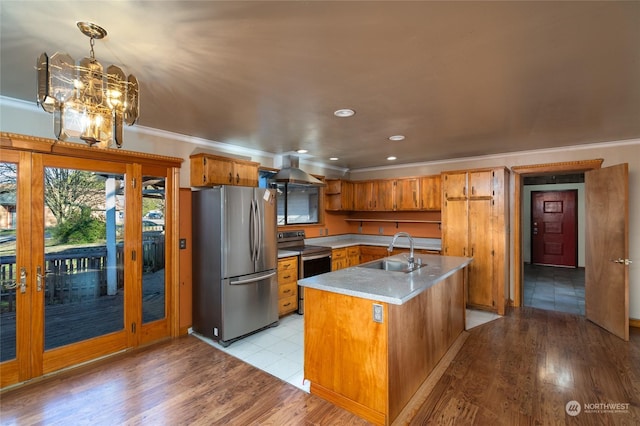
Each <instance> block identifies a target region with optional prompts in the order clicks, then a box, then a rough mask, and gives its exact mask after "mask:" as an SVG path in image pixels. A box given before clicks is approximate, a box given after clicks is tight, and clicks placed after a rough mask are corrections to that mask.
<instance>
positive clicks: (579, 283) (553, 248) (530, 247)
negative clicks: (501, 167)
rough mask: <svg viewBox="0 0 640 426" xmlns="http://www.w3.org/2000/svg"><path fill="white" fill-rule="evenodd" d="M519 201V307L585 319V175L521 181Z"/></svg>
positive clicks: (531, 178) (530, 178) (543, 177)
mask: <svg viewBox="0 0 640 426" xmlns="http://www.w3.org/2000/svg"><path fill="white" fill-rule="evenodd" d="M523 201H525V203H524V204H525V205H524V208H523V215H522V222H523V223H522V225H523V232H524V235H525V236H526V237H525V238H526V240H527V241H525V244H524V246H525V247H524V248H525V250H524V265H523V271H524V276H523V278H524V280H523V299H522V302H523V305H524V306H529V307H534V308H538V309H544V310H552V311H561V312H567V313H572V314H577V315H584V310H585V302H584V283H585V281H584V279H585V271H584V173H569V174H561V175H542V176H528V177H525V178H524V179H523ZM579 225H580V226H579Z"/></svg>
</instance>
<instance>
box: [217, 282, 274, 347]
mask: <svg viewBox="0 0 640 426" xmlns="http://www.w3.org/2000/svg"><path fill="white" fill-rule="evenodd" d="M234 281H235V283H234ZM277 323H278V281H277V279H276V271H272V272H271V273H270V274H269V275H268V276H267V277H266V278H261V279H255V277H253V278H244V277H242V278H240V279H233V280H231V279H225V280H223V281H222V325H221V333H220V336H219V337H220V340H219V343H220V344H221V345H223V346H226V345H228V344H230V343H231V342H232V341H234V340H236V339H238V338H240V337H242V336H244V335H247V334H249V333H253V332H254V331H257V330H260V329H261V328H265V327H268V326H270V325H275V324H277Z"/></svg>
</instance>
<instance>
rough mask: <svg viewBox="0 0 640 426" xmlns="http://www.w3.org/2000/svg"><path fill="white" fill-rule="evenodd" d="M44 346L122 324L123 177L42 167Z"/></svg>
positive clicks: (54, 345)
mask: <svg viewBox="0 0 640 426" xmlns="http://www.w3.org/2000/svg"><path fill="white" fill-rule="evenodd" d="M44 179H45V185H44V186H45V189H44V204H45V212H44V222H45V223H44V229H45V234H44V238H45V268H44V269H45V273H46V278H45V285H44V288H43V290H44V298H45V319H44V323H45V331H44V346H45V350H47V349H52V348H56V347H59V346H64V345H67V344H70V343H75V342H79V341H82V340H86V339H90V338H92V337H97V336H101V335H103V334H107V333H111V332H114V331H119V330H122V329H123V328H124V273H123V265H124V257H123V250H124V217H125V214H124V213H125V212H124V207H125V202H124V184H123V182H124V175H114V174H109V173H100V172H91V171H84V170H73V169H66V168H53V167H47V168H45V171H44Z"/></svg>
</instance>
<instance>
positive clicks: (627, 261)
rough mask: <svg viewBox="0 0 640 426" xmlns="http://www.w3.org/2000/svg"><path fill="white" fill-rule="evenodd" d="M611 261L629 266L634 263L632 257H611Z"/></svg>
mask: <svg viewBox="0 0 640 426" xmlns="http://www.w3.org/2000/svg"><path fill="white" fill-rule="evenodd" d="M611 262H613V263H620V264H622V265H626V266H629V265H631V263H632V262H631V260H630V259H622V258H620V257H619V258H617V259H615V260H613V259H611Z"/></svg>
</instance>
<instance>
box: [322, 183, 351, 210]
mask: <svg viewBox="0 0 640 426" xmlns="http://www.w3.org/2000/svg"><path fill="white" fill-rule="evenodd" d="M325 183H326V184H327V187H326V188H325V191H324V194H325V210H330V211H343V210H353V183H351V182H349V181H348V180H342V179H327V180H326V181H325Z"/></svg>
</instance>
